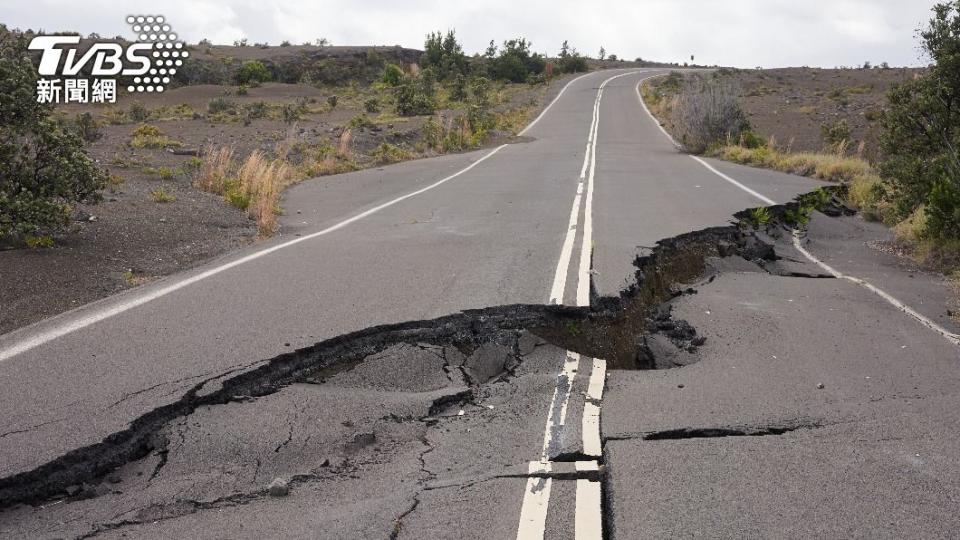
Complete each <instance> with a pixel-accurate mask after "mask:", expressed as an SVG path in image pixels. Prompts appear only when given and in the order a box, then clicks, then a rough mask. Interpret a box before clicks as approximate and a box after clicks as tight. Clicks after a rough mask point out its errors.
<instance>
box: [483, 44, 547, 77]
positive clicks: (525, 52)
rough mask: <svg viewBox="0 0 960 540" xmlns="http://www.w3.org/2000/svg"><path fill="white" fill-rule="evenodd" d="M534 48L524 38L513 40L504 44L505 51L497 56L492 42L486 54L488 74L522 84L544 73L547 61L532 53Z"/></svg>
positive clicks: (502, 50)
mask: <svg viewBox="0 0 960 540" xmlns="http://www.w3.org/2000/svg"><path fill="white" fill-rule="evenodd" d="M532 46H533V43H531V42H529V41H527V40H526V39H524V38H517V39H511V40H509V41H505V42H504V43H503V49H501V50H500V52H499V54H497V48H496V46H495V45H494V44H493V42H491V43H490V48H488V49H487V53H486V55H487V58H486V62H487V74H488V75H489V76H490V77H491V78H493V79H497V80H505V81H510V82H515V83H521V82H526V81H527V79H528V78H529V77H530V76H531V75H536V74H539V73H543V70H544V68H545V67H546V64H547V63H546V60H545V59H544V58H543V56H541V55H539V54H537V53H534V52H531V47H532Z"/></svg>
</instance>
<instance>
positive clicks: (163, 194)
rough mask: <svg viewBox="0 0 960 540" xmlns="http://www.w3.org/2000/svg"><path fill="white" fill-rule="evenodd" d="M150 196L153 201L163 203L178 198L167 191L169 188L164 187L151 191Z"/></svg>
mask: <svg viewBox="0 0 960 540" xmlns="http://www.w3.org/2000/svg"><path fill="white" fill-rule="evenodd" d="M150 198H151V199H153V202H155V203H161V204H163V203H170V202H173V201H175V200H177V198H176V197H174V196H173V195H171V194H170V193H169V192H167V190H165V189H163V188H162V187H161V188H157V189H155V190H153V191H151V192H150Z"/></svg>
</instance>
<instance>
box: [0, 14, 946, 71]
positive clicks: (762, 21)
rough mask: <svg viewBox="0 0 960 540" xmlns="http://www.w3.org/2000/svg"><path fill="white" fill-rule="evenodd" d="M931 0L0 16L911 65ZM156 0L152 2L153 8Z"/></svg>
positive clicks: (188, 29)
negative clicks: (155, 19) (445, 36)
mask: <svg viewBox="0 0 960 540" xmlns="http://www.w3.org/2000/svg"><path fill="white" fill-rule="evenodd" d="M934 3H935V2H934V1H932V0H929V1H928V0H632V1H630V0H621V1H607V0H601V1H592V2H583V1H580V2H569V1H558V0H553V1H542V0H536V1H532V2H521V1H517V0H489V1H479V0H474V1H473V2H470V3H469V4H468V3H456V2H453V1H450V0H446V1H442V0H435V1H428V0H402V1H390V0H366V1H365V0H349V1H343V0H342V1H339V2H331V1H324V0H284V1H281V0H169V1H165V2H158V1H157V0H150V1H147V0H127V1H124V2H119V1H115V0H114V1H107V0H0V22H3V23H5V24H7V25H8V26H9V27H18V28H21V29H27V28H32V29H34V30H37V29H40V28H43V29H44V30H47V31H57V30H75V31H79V32H81V33H83V34H87V33H90V32H97V33H99V34H102V35H109V36H113V35H117V34H123V35H128V34H129V32H130V31H129V28H128V27H127V26H126V24H125V23H124V17H125V16H126V15H128V14H144V15H148V14H154V15H164V16H165V17H166V18H167V20H168V22H169V23H170V24H171V25H172V26H173V27H174V30H176V31H178V32H179V34H180V35H181V37H182V38H186V39H187V40H188V41H190V42H196V41H199V40H200V39H202V38H207V39H210V40H211V41H213V42H214V43H232V42H233V41H234V40H235V39H239V38H247V39H248V40H249V41H250V42H251V43H253V42H262V41H267V42H269V43H272V44H277V43H279V42H280V41H282V40H290V41H291V42H294V43H302V42H306V41H313V40H315V39H317V38H320V37H325V38H327V39H328V40H330V42H332V43H333V44H335V45H370V44H374V45H395V44H399V45H403V46H406V47H416V48H422V46H423V38H424V35H425V34H426V33H427V32H429V31H431V30H447V29H455V30H456V32H457V36H458V37H459V39H460V41H461V43H463V45H464V49H465V50H466V51H467V52H468V53H474V52H478V51H483V49H485V48H486V45H487V43H488V42H489V41H490V40H491V39H494V40H496V41H497V43H498V44H499V43H500V42H502V41H503V40H505V39H509V38H512V37H517V36H524V37H526V38H527V39H529V40H532V41H533V45H534V49H535V50H537V51H539V52H545V53H550V54H551V55H554V54H556V52H557V51H558V50H559V48H560V44H561V43H562V42H563V40H565V39H566V40H569V42H570V44H571V45H573V46H574V47H576V48H577V49H578V50H580V51H581V52H583V53H585V54H588V55H591V56H594V55H596V54H597V51H598V50H599V49H600V47H601V46H603V47H604V48H605V49H606V50H607V52H608V53H614V54H617V55H618V56H620V57H623V58H628V59H633V58H636V57H638V56H639V57H643V58H644V59H650V60H658V61H679V62H683V61H684V60H688V59H689V58H690V55H695V56H696V61H697V62H698V63H704V64H721V65H728V66H738V67H755V66H763V67H780V66H802V65H809V66H824V67H833V66H841V65H847V66H852V65H860V64H863V62H864V61H868V60H869V61H870V62H872V63H874V64H879V63H880V62H884V61H886V62H889V63H890V64H891V65H898V66H899V65H919V64H923V63H925V62H924V61H923V60H922V59H921V57H920V53H919V50H918V47H917V39H916V30H917V28H919V27H920V26H922V25H924V24H925V23H926V21H928V20H929V16H930V7H932V5H933V4H934ZM158 9H162V12H158V11H157V10H158Z"/></svg>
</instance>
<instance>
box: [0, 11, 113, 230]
mask: <svg viewBox="0 0 960 540" xmlns="http://www.w3.org/2000/svg"><path fill="white" fill-rule="evenodd" d="M26 46H27V43H26V40H25V38H24V37H22V36H20V35H17V34H13V33H11V32H8V31H7V29H6V27H5V26H3V25H0V238H3V237H20V236H27V235H36V233H37V232H38V231H41V230H54V229H58V228H61V227H64V226H66V225H67V224H68V223H69V221H70V215H71V209H72V205H73V204H75V203H77V202H80V201H83V200H95V199H97V198H98V197H99V194H98V191H99V190H100V189H102V188H103V187H104V186H105V185H106V180H107V176H106V174H105V173H104V172H103V171H102V170H100V169H98V168H97V167H96V166H95V165H94V163H93V161H92V160H91V159H90V157H89V156H87V154H86V153H84V150H83V141H82V140H81V139H80V137H79V136H77V135H76V134H75V133H73V132H72V130H64V129H63V128H62V127H61V126H59V125H58V124H57V123H56V122H54V121H53V120H51V119H50V110H51V108H50V107H49V106H47V105H43V104H39V103H37V100H36V69H35V68H34V66H33V64H32V63H31V62H30V60H29V57H28V55H27V47H26Z"/></svg>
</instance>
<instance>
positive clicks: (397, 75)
mask: <svg viewBox="0 0 960 540" xmlns="http://www.w3.org/2000/svg"><path fill="white" fill-rule="evenodd" d="M381 80H382V81H383V83H384V84H386V85H387V86H399V85H400V83H401V82H403V70H402V69H400V67H399V66H396V65H394V64H387V67H385V68H383V77H381Z"/></svg>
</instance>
